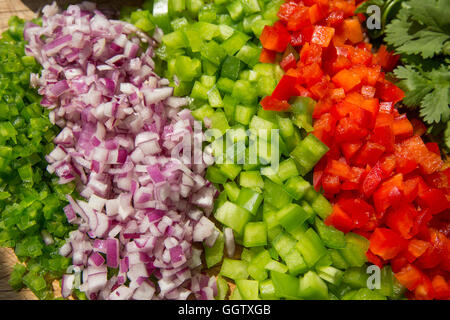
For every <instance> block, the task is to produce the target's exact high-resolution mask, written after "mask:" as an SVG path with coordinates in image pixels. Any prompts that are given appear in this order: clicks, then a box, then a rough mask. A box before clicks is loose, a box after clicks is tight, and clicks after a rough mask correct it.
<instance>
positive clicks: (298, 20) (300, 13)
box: [286, 6, 311, 31]
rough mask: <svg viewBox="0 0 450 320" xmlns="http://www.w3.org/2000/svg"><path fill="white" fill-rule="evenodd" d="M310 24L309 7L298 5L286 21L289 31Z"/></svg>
mask: <svg viewBox="0 0 450 320" xmlns="http://www.w3.org/2000/svg"><path fill="white" fill-rule="evenodd" d="M310 25H311V21H310V19H309V9H308V7H303V6H297V8H295V10H294V11H293V12H292V14H291V15H290V17H289V19H288V21H287V23H286V26H287V29H288V30H289V31H298V30H300V29H303V28H305V27H307V26H310Z"/></svg>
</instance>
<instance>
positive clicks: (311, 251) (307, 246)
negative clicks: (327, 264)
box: [296, 228, 327, 267]
mask: <svg viewBox="0 0 450 320" xmlns="http://www.w3.org/2000/svg"><path fill="white" fill-rule="evenodd" d="M296 247H297V249H298V250H299V251H300V253H301V254H302V256H303V258H304V259H305V261H306V264H307V265H308V266H309V267H313V266H314V265H315V264H316V262H317V261H319V259H320V258H322V257H323V256H324V255H326V254H327V249H326V248H325V246H324V245H323V242H322V240H321V239H320V238H319V236H318V235H317V233H316V232H315V231H314V230H313V229H311V228H309V229H308V230H307V231H306V232H304V233H303V234H301V235H300V239H299V241H298V242H297V245H296Z"/></svg>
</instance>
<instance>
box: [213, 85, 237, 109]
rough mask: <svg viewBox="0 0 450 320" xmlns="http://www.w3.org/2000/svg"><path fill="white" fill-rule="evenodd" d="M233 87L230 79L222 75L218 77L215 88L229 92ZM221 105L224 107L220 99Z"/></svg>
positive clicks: (223, 102)
mask: <svg viewBox="0 0 450 320" xmlns="http://www.w3.org/2000/svg"><path fill="white" fill-rule="evenodd" d="M233 88H234V81H233V80H231V79H228V78H223V77H222V78H219V80H218V81H217V89H219V91H220V92H222V93H225V94H231V93H232V92H233ZM224 100H225V98H224ZM222 106H223V107H224V108H225V101H222ZM233 106H234V105H233ZM233 115H234V114H233Z"/></svg>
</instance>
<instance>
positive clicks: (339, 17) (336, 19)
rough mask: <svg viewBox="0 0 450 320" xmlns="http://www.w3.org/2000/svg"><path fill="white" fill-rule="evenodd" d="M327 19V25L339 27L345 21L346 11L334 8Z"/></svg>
mask: <svg viewBox="0 0 450 320" xmlns="http://www.w3.org/2000/svg"><path fill="white" fill-rule="evenodd" d="M325 21H326V22H327V25H329V26H331V27H337V26H339V25H341V24H342V22H344V11H343V10H339V9H336V10H333V11H332V12H330V14H329V15H328V17H327V18H326V20H325Z"/></svg>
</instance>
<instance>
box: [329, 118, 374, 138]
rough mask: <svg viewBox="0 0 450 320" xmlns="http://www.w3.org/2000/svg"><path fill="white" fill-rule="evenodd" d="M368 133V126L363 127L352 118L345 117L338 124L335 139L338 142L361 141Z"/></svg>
mask: <svg viewBox="0 0 450 320" xmlns="http://www.w3.org/2000/svg"><path fill="white" fill-rule="evenodd" d="M367 134H368V130H367V129H366V128H361V127H360V126H359V125H358V124H357V123H356V122H355V121H353V120H352V119H350V118H343V119H340V120H339V121H338V124H337V125H336V134H335V140H336V142H338V143H343V142H355V141H361V139H363V138H365V137H366V136H367Z"/></svg>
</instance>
